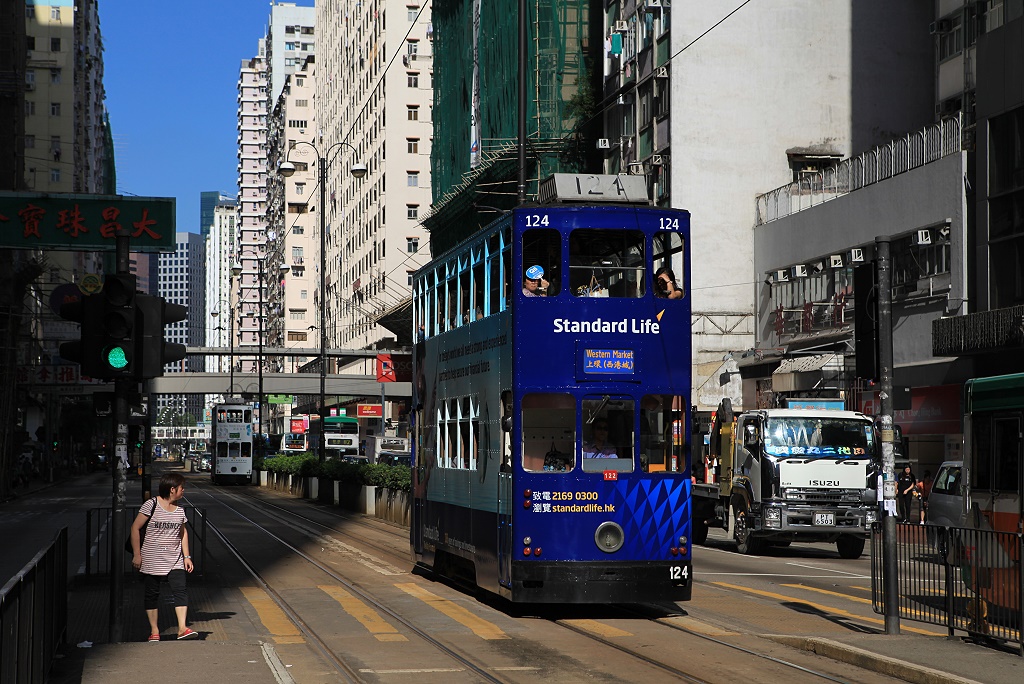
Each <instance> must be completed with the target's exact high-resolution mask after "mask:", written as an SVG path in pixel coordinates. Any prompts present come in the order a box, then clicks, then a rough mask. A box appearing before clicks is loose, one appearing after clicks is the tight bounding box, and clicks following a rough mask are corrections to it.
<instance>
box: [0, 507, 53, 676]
mask: <svg viewBox="0 0 1024 684" xmlns="http://www.w3.org/2000/svg"><path fill="white" fill-rule="evenodd" d="M67 628H68V528H66V527H64V528H61V530H60V531H59V532H57V535H56V536H55V537H54V539H53V542H51V543H50V545H49V546H48V547H46V548H45V549H43V550H41V551H40V552H39V553H37V554H36V555H35V557H34V558H33V559H32V560H31V561H29V563H28V565H26V566H25V567H24V568H23V569H22V570H21V572H19V573H18V574H17V575H15V576H14V577H12V578H11V580H10V581H9V582H8V583H7V584H6V585H4V587H3V589H0V682H29V683H31V684H42V683H43V682H45V681H46V677H47V674H48V673H49V672H50V667H51V666H52V665H53V660H54V658H55V657H56V654H57V649H58V648H60V646H61V645H62V644H63V642H64V640H65V639H66V638H67Z"/></svg>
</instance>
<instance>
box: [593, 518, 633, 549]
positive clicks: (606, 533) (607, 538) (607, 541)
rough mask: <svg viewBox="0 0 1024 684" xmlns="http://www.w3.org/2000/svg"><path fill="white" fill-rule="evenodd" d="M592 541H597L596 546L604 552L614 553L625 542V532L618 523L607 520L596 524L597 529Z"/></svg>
mask: <svg viewBox="0 0 1024 684" xmlns="http://www.w3.org/2000/svg"><path fill="white" fill-rule="evenodd" d="M594 541H595V542H596V543H597V548H599V549H601V550H602V551H604V552H605V553H615V552H616V551H618V550H619V549H621V548H622V545H623V544H624V543H625V542H626V533H625V532H624V531H623V530H622V527H621V526H620V525H619V524H618V523H614V522H611V521H610V520H609V521H608V522H603V523H601V524H600V525H598V526H597V530H596V531H595V532H594Z"/></svg>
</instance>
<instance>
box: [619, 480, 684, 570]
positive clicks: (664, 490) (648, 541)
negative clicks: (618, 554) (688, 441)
mask: <svg viewBox="0 0 1024 684" xmlns="http://www.w3.org/2000/svg"><path fill="white" fill-rule="evenodd" d="M688 489H689V483H688V482H686V481H685V480H680V479H677V478H671V477H665V478H661V479H658V478H655V479H647V478H644V479H640V480H637V481H632V480H629V481H624V480H620V481H619V486H618V487H617V488H616V492H617V493H618V494H620V495H621V499H620V500H619V501H617V502H616V506H617V508H618V510H616V519H617V520H619V521H620V524H621V525H622V527H623V530H624V531H625V533H626V542H625V544H624V545H623V552H625V553H627V554H629V555H630V556H631V557H634V558H640V557H644V558H651V559H664V560H669V559H673V557H672V556H671V555H670V553H669V549H670V548H671V547H673V546H676V547H677V546H679V539H678V537H679V535H681V534H684V533H685V534H687V535H688V534H689V520H690V503H689V496H688V495H687V490H688Z"/></svg>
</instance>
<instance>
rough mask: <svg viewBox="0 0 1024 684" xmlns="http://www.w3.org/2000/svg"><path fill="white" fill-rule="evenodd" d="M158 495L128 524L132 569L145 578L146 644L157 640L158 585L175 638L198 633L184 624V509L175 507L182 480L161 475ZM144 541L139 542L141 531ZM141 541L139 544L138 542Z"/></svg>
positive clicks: (188, 568) (188, 565) (188, 559)
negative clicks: (174, 622)
mask: <svg viewBox="0 0 1024 684" xmlns="http://www.w3.org/2000/svg"><path fill="white" fill-rule="evenodd" d="M158 491H159V495H158V496H155V497H153V498H152V499H150V500H149V501H147V502H146V503H144V504H142V506H141V507H140V509H139V514H138V515H137V516H135V522H133V523H132V531H131V544H132V567H134V568H135V569H136V570H139V571H140V572H141V573H142V574H143V575H145V578H146V580H145V592H146V593H145V598H144V601H143V607H144V608H145V610H146V617H147V618H148V619H149V628H150V629H149V641H150V642H157V641H160V627H159V626H158V625H157V613H158V610H157V609H158V607H159V602H160V586H161V585H162V584H165V583H166V584H167V586H168V588H169V589H170V592H171V598H172V602H173V604H174V613H175V615H176V616H177V618H178V638H179V639H192V638H195V637H197V636H199V634H198V633H197V632H193V631H192V630H191V629H189V628H188V626H187V625H186V623H185V619H186V617H187V614H188V591H187V590H186V588H185V577H186V573H189V572H192V569H193V565H192V556H191V554H190V553H189V546H188V530H187V529H186V528H185V523H187V522H188V520H187V519H186V517H185V509H184V508H182V507H181V506H178V505H177V502H178V500H180V499H181V497H182V496H184V495H185V478H184V477H183V476H182V475H181V474H180V473H164V475H163V477H161V478H160V488H159V490H158ZM143 527H145V528H146V532H145V539H141V537H142V534H141V530H142V528H143ZM140 539H141V543H140Z"/></svg>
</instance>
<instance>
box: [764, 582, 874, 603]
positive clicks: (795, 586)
mask: <svg viewBox="0 0 1024 684" xmlns="http://www.w3.org/2000/svg"><path fill="white" fill-rule="evenodd" d="M781 586H783V587H788V588H790V589H804V590H806V591H816V592H818V593H819V594H825V595H826V596H838V597H839V598H842V599H847V600H848V601H856V602H857V603H866V604H868V605H869V606H870V605H871V599H866V598H860V597H859V596H850V595H849V594H841V593H839V592H838V591H829V590H828V589H818V588H817V587H808V586H804V585H803V584H783V585H781Z"/></svg>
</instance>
